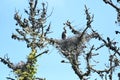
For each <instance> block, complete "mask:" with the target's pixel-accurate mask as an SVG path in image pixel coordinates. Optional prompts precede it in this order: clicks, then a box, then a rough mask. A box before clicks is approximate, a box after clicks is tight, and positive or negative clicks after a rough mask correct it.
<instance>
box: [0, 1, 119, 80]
mask: <svg viewBox="0 0 120 80" xmlns="http://www.w3.org/2000/svg"><path fill="white" fill-rule="evenodd" d="M38 1H39V4H38V5H39V6H40V4H41V3H42V2H48V14H50V12H51V11H52V10H53V13H52V15H51V16H50V17H49V18H48V23H49V22H51V28H52V31H53V33H51V35H50V36H51V37H54V38H59V39H60V38H61V32H62V31H63V27H64V25H63V23H65V22H66V21H67V20H69V21H71V22H72V25H74V26H75V28H76V29H78V30H79V29H84V28H85V22H86V21H85V12H84V5H87V7H88V8H89V11H90V13H91V14H94V21H93V23H92V27H93V28H94V29H95V30H97V31H98V32H99V33H100V34H101V35H102V36H103V37H107V36H109V37H110V38H112V39H116V40H118V41H119V39H117V38H116V37H118V36H116V35H115V34H113V33H114V31H115V30H119V29H120V27H119V26H118V24H115V21H116V11H115V10H114V9H113V8H112V7H110V6H109V5H106V4H105V3H104V2H103V1H102V0H94V1H93V2H92V1H91V0H38ZM117 5H119V4H117ZM39 6H38V7H39ZM24 9H28V0H1V5H0V37H1V39H0V56H1V57H4V56H5V55H8V57H10V60H11V61H13V62H14V63H15V64H17V63H18V62H19V61H21V60H23V61H24V60H26V57H27V55H28V54H29V53H30V50H29V49H28V48H26V44H25V43H24V42H21V41H17V40H13V39H11V35H12V33H15V28H17V27H16V26H15V20H14V19H13V16H14V13H15V10H17V11H19V13H20V14H21V15H22V17H24V15H23V14H24ZM96 45H97V44H96ZM105 51H107V50H104V52H103V51H102V53H105ZM101 57H102V58H103V59H100V60H103V61H104V58H106V57H105V56H104V55H101ZM63 59H65V58H64V57H63V56H62V55H61V54H60V53H59V52H58V50H56V49H55V48H54V47H51V48H50V53H49V54H45V55H43V56H42V57H40V58H39V60H38V61H39V63H38V65H39V67H38V73H37V75H38V76H40V77H43V78H46V79H47V80H79V78H78V77H77V76H76V75H75V73H74V71H73V70H72V68H71V66H70V65H69V64H62V63H61V62H60V61H61V60H63ZM10 71H11V70H10V69H8V68H7V66H6V65H4V64H2V63H0V80H6V76H13V74H12V72H10ZM115 74H116V75H117V73H115ZM94 78H95V77H93V79H94ZM93 79H91V80H93ZM114 80H117V77H115V79H114Z"/></svg>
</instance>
